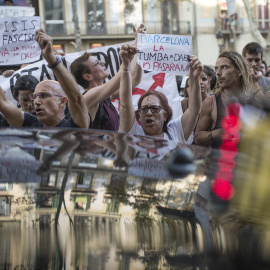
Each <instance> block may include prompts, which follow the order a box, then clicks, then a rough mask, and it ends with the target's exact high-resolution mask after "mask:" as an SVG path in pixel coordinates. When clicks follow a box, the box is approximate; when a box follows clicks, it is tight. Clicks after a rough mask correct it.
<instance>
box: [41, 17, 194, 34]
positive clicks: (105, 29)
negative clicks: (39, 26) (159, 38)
mask: <svg viewBox="0 0 270 270" xmlns="http://www.w3.org/2000/svg"><path fill="white" fill-rule="evenodd" d="M144 24H145V25H146V27H147V33H149V34H175V35H189V34H191V26H190V22H189V21H175V22H173V24H172V25H170V26H166V25H164V23H163V22H154V21H148V22H144ZM45 29H46V32H47V33H48V34H49V35H51V36H54V37H56V36H59V37H60V36H73V35H74V24H73V22H65V21H64V20H52V21H46V22H45ZM80 31H81V35H82V36H89V35H95V36H96V35H97V36H99V35H109V36H119V35H133V31H132V24H131V23H127V24H124V23H119V22H95V23H93V22H80Z"/></svg>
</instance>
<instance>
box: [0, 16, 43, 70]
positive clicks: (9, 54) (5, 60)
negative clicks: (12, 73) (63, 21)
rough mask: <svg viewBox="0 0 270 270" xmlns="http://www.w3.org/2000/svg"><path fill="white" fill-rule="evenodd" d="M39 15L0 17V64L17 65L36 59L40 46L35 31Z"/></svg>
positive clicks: (38, 24)
mask: <svg viewBox="0 0 270 270" xmlns="http://www.w3.org/2000/svg"><path fill="white" fill-rule="evenodd" d="M39 28H40V17H9V18H2V19H0V40H1V42H0V65H3V66H6V65H17V64H24V63H29V62H35V61H38V60H39V58H40V48H39V46H38V45H37V43H36V40H35V31H36V30H37V29H39Z"/></svg>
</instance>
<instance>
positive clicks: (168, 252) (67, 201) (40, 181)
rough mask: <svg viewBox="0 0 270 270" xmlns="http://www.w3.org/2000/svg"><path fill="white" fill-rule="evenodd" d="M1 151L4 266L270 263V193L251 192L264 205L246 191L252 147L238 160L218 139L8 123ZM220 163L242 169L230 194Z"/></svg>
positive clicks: (0, 261)
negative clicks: (223, 158) (223, 188)
mask: <svg viewBox="0 0 270 270" xmlns="http://www.w3.org/2000/svg"><path fill="white" fill-rule="evenodd" d="M250 136H251V135H250ZM249 139H250V138H248V137H247V139H246V141H245V140H243V143H248V140H249ZM0 151H1V155H0V239H1V241H0V269H125V270H126V269H268V268H269V266H270V262H269V250H270V249H269V244H270V239H269V238H270V236H269V235H270V234H269V214H268V212H267V211H266V210H265V211H264V210H263V209H262V208H261V206H262V205H261V204H262V202H265V201H266V200H265V197H264V198H260V197H258V196H255V195H256V191H254V193H252V194H253V196H254V197H253V198H256V200H261V201H260V202H253V203H254V205H255V206H256V207H257V208H256V209H255V208H253V207H252V204H251V201H250V200H252V197H250V200H246V197H245V196H247V195H246V194H247V193H248V192H252V189H253V188H254V186H253V185H252V183H251V181H249V178H248V177H247V174H246V173H245V170H246V168H247V167H246V166H247V165H248V164H251V163H249V159H250V158H251V157H250V156H249V153H245V152H244V151H243V152H242V153H241V155H239V159H238V162H237V164H236V165H235V166H234V167H233V168H231V164H230V162H223V164H220V160H219V157H220V152H217V151H215V150H211V149H209V148H202V147H196V146H187V145H175V144H174V143H173V142H172V141H166V140H162V139H154V138H151V137H143V136H135V135H129V134H122V133H113V132H104V131H92V130H56V129H51V130H46V129H43V130H38V129H35V130H16V129H12V130H10V129H3V130H1V134H0ZM257 158H258V157H257ZM264 159H266V157H264ZM219 166H223V168H225V170H226V169H227V172H228V173H233V174H234V175H235V177H234V180H233V182H232V183H233V185H234V188H235V193H234V197H232V198H230V199H229V200H223V199H220V198H219V197H218V196H217V195H216V194H215V193H214V192H213V189H212V185H211V181H212V180H213V179H214V178H215V173H216V170H217V168H218V167H219ZM172 168H174V169H175V170H174V172H172V170H173V169H172ZM230 170H233V171H230ZM261 170H263V169H261ZM172 173H173V175H174V176H172ZM249 173H250V174H251V170H250V171H249ZM249 177H254V174H253V175H250V176H249ZM244 179H247V182H248V185H249V186H244V184H243V181H244ZM257 179H258V181H259V180H260V179H261V178H260V177H257ZM261 181H263V180H261ZM267 188H268V189H267ZM267 188H265V191H264V196H266V195H267V194H269V185H267ZM243 192H245V194H244V193H243ZM243 198H244V199H243ZM243 201H245V202H246V204H244V205H243V204H242V202H243ZM248 204H249V205H248ZM265 208H267V206H265ZM258 210H259V211H260V212H259V213H260V216H259V215H257V211H258ZM241 214H242V215H241Z"/></svg>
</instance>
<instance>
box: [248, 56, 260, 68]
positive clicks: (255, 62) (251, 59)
mask: <svg viewBox="0 0 270 270" xmlns="http://www.w3.org/2000/svg"><path fill="white" fill-rule="evenodd" d="M245 58H246V61H247V63H248V65H249V67H256V68H257V69H259V68H260V66H261V64H262V56H261V53H257V54H248V53H246V56H245Z"/></svg>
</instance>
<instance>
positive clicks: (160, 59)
mask: <svg viewBox="0 0 270 270" xmlns="http://www.w3.org/2000/svg"><path fill="white" fill-rule="evenodd" d="M191 48H192V37H191V36H175V35H161V34H160V35H157V34H138V49H139V52H138V53H137V61H138V63H139V65H140V66H141V67H142V68H143V69H144V70H148V71H154V72H165V73H178V74H183V75H186V74H189V56H190V54H191Z"/></svg>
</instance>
